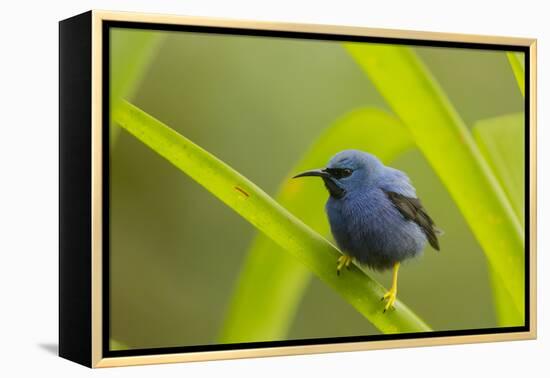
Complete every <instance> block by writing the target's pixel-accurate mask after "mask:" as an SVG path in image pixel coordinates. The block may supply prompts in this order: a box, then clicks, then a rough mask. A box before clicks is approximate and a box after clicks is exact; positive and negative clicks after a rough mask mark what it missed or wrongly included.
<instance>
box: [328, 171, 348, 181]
mask: <svg viewBox="0 0 550 378" xmlns="http://www.w3.org/2000/svg"><path fill="white" fill-rule="evenodd" d="M326 171H327V172H329V173H330V174H331V175H332V177H334V178H335V179H338V180H339V179H341V178H345V177H349V176H351V174H352V173H353V170H351V169H349V168H327V169H326Z"/></svg>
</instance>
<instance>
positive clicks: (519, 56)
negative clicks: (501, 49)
mask: <svg viewBox="0 0 550 378" xmlns="http://www.w3.org/2000/svg"><path fill="white" fill-rule="evenodd" d="M506 56H507V57H508V61H509V62H510V65H511V66H512V71H513V72H514V77H515V78H516V81H517V83H518V87H519V90H520V91H521V94H522V95H523V96H525V54H523V53H517V52H511V51H509V52H507V53H506Z"/></svg>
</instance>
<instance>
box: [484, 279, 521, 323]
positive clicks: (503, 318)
mask: <svg viewBox="0 0 550 378" xmlns="http://www.w3.org/2000/svg"><path fill="white" fill-rule="evenodd" d="M489 279H490V280H491V287H492V289H493V301H494V303H495V310H496V315H497V321H498V324H499V325H500V326H501V327H518V326H522V325H523V324H524V319H525V317H524V314H523V311H522V310H520V309H518V308H516V307H515V306H510V303H512V297H511V296H510V293H508V290H506V287H505V286H504V284H503V282H502V279H501V278H500V276H498V275H497V274H496V273H495V272H494V269H489Z"/></svg>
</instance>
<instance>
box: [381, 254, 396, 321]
mask: <svg viewBox="0 0 550 378" xmlns="http://www.w3.org/2000/svg"><path fill="white" fill-rule="evenodd" d="M398 273H399V263H395V265H394V266H393V277H392V285H391V288H390V290H389V291H388V292H387V293H386V294H384V296H383V297H382V300H383V301H386V305H385V306H384V312H386V311H387V310H389V309H390V308H393V304H394V303H395V300H396V299H397V274H398Z"/></svg>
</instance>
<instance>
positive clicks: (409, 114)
mask: <svg viewBox="0 0 550 378" xmlns="http://www.w3.org/2000/svg"><path fill="white" fill-rule="evenodd" d="M346 47H347V50H348V51H349V53H350V54H351V56H352V57H353V58H354V59H355V60H356V62H357V63H358V64H359V66H360V67H361V68H363V70H364V71H365V72H366V73H367V74H368V76H369V78H370V79H371V80H372V82H373V83H374V85H375V86H376V87H377V88H378V90H379V92H380V93H381V94H382V96H383V97H384V98H385V99H386V101H387V102H388V104H389V105H390V106H391V107H392V108H393V110H394V111H395V113H396V114H397V115H398V116H399V117H400V118H401V120H402V121H403V122H404V124H406V125H407V127H408V129H409V131H410V133H411V135H412V136H413V139H414V140H415V142H416V145H417V146H418V148H419V149H420V150H421V152H422V153H423V154H424V156H425V157H426V159H427V160H428V162H429V163H430V164H431V166H432V168H433V169H434V171H435V172H436V173H437V174H438V175H439V177H440V179H441V181H442V182H443V184H444V185H445V186H446V188H447V190H448V191H449V193H450V195H451V196H452V197H453V199H454V201H455V203H456V204H457V206H458V208H459V209H460V211H461V213H462V215H463V216H464V218H465V220H466V222H467V223H468V225H469V226H470V229H471V230H472V232H473V234H474V235H475V236H476V238H477V240H478V242H479V243H480V245H481V247H482V248H483V250H484V252H485V254H486V256H487V259H488V261H489V264H490V265H491V267H492V268H493V269H494V272H495V274H497V275H498V276H499V277H500V278H501V282H502V283H503V284H504V285H505V287H506V289H507V290H508V292H509V293H510V296H511V298H512V303H511V305H513V306H515V307H516V308H517V309H523V307H524V303H525V302H524V293H525V290H524V285H525V280H524V272H525V269H524V266H525V257H524V235H523V231H522V228H521V225H520V223H519V222H518V220H517V218H516V217H515V216H514V212H513V209H512V207H511V205H510V203H509V201H508V199H507V197H506V195H505V193H504V191H503V190H502V188H501V187H500V185H499V183H498V181H497V179H496V178H495V176H494V175H493V173H492V172H491V169H490V168H489V166H488V164H487V163H486V162H485V160H484V159H483V157H482V155H481V153H480V151H479V149H478V148H477V146H476V144H475V142H474V140H473V138H472V135H471V133H470V132H469V131H468V129H467V127H466V125H465V124H464V122H463V121H462V119H461V118H460V117H459V115H458V113H457V112H456V111H455V109H454V108H453V107H452V105H451V104H450V102H449V100H448V99H447V97H446V96H445V94H444V93H443V91H442V90H441V89H440V88H439V86H438V85H437V83H436V82H435V80H434V79H433V78H432V77H431V75H430V73H429V71H428V70H427V69H426V67H425V66H424V65H423V63H422V62H421V61H420V59H419V58H418V57H417V56H416V54H415V53H414V52H413V50H412V49H411V48H408V47H400V46H395V45H381V44H380V45H377V44H359V43H348V44H346Z"/></svg>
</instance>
